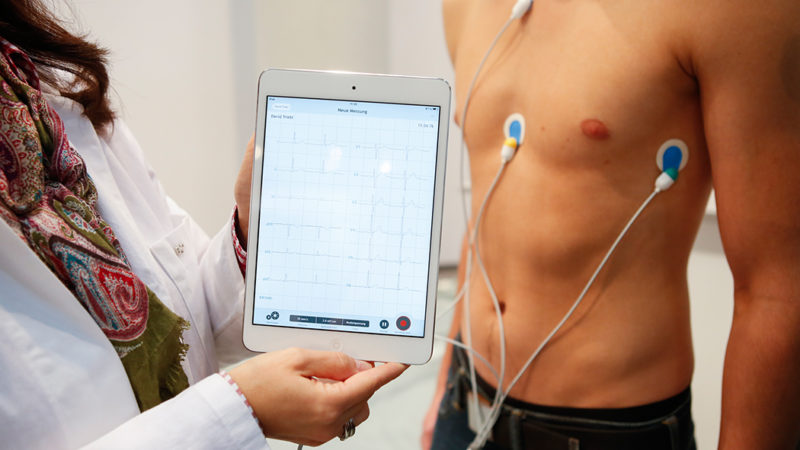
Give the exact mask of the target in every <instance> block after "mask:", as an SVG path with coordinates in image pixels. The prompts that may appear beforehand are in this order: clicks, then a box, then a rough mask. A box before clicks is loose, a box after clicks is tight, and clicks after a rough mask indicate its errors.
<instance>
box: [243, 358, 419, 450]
mask: <svg viewBox="0 0 800 450" xmlns="http://www.w3.org/2000/svg"><path fill="white" fill-rule="evenodd" d="M407 367H408V366H406V365H403V364H398V363H388V364H383V365H381V366H378V367H374V368H373V367H372V366H371V365H370V364H369V363H366V362H363V361H357V360H355V359H353V358H351V357H349V356H347V355H345V354H344V353H334V352H321V351H314V350H302V349H294V348H293V349H287V350H282V351H278V352H271V353H264V354H262V355H259V356H257V357H255V358H253V359H251V360H248V361H246V362H245V363H243V364H242V365H240V366H238V367H236V368H235V369H233V370H231V371H230V375H231V377H232V378H233V380H234V381H235V382H236V384H238V385H239V388H240V389H241V390H242V393H244V395H245V397H247V400H248V401H249V402H250V404H251V405H252V406H253V410H254V411H255V413H256V416H257V417H258V419H259V421H260V422H261V426H262V428H263V430H264V434H265V435H266V436H267V437H270V438H275V439H282V440H287V441H292V442H296V443H298V444H304V445H314V446H316V445H320V444H322V443H324V442H327V441H328V440H330V439H331V438H333V437H336V436H338V435H339V434H340V433H341V432H342V426H343V425H344V424H345V422H347V421H348V420H349V419H351V418H352V419H353V421H354V422H355V424H356V425H358V424H360V423H361V422H363V421H365V420H367V417H368V416H369V406H367V400H368V399H369V398H370V397H371V396H372V394H374V393H375V391H377V390H378V389H379V388H380V387H381V386H383V385H384V384H386V383H388V382H389V381H391V380H393V379H395V378H396V377H397V376H399V375H400V374H401V373H403V371H404V370H405V369H406V368H407ZM322 380H325V381H322Z"/></svg>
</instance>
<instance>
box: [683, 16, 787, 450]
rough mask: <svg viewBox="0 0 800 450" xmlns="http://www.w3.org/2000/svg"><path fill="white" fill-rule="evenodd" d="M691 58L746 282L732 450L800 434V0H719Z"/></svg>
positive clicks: (726, 384)
mask: <svg viewBox="0 0 800 450" xmlns="http://www.w3.org/2000/svg"><path fill="white" fill-rule="evenodd" d="M700 3H701V4H702V6H698V7H699V8H701V10H700V11H697V12H698V14H697V15H695V17H696V18H695V19H694V20H695V23H694V25H695V26H694V28H693V30H694V31H693V33H692V36H691V42H692V43H691V48H692V50H691V53H692V61H693V63H694V69H695V71H696V76H697V79H698V82H699V85H700V95H701V100H702V108H703V118H704V122H705V129H706V138H707V142H708V147H709V156H710V160H711V170H712V176H713V181H714V188H715V190H716V200H717V214H718V218H719V226H720V232H721V235H722V240H723V244H724V248H725V253H726V256H727V258H728V262H729V264H730V268H731V271H732V273H733V278H734V291H735V293H734V302H735V303H734V318H733V325H732V328H731V334H730V339H729V342H728V349H727V354H726V358H725V372H724V377H723V396H722V397H723V399H722V426H721V432H720V448H723V449H733V448H736V449H739V448H741V449H754V448H759V449H778V448H791V449H794V448H795V445H797V443H798V440H800V3H798V2H797V1H795V0H765V1H761V2H753V1H744V0H709V1H704V2H700Z"/></svg>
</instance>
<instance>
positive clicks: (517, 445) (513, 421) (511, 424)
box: [508, 409, 524, 450]
mask: <svg viewBox="0 0 800 450" xmlns="http://www.w3.org/2000/svg"><path fill="white" fill-rule="evenodd" d="M508 437H509V440H510V441H511V449H512V450H523V449H524V446H523V444H524V443H523V442H522V411H520V410H518V409H512V410H511V417H509V420H508Z"/></svg>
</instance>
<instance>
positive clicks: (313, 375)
mask: <svg viewBox="0 0 800 450" xmlns="http://www.w3.org/2000/svg"><path fill="white" fill-rule="evenodd" d="M253 142H254V138H250V142H249V143H248V144H247V150H246V151H245V156H244V160H243V161H242V166H241V168H240V170H239V175H238V177H237V179H236V183H235V185H234V198H235V199H236V204H237V211H238V212H237V214H238V222H239V227H238V229H237V233H238V235H239V239H240V240H241V241H242V243H243V244H244V243H245V242H246V241H247V234H248V230H249V226H248V225H249V212H250V178H251V174H252V169H253V151H254V146H253ZM373 366H374V365H373V364H372V363H367V362H364V361H357V360H355V359H353V358H351V357H349V356H347V355H345V354H344V353H340V352H321V351H313V350H304V349H297V348H290V349H287V350H282V351H278V352H271V353H263V354H261V355H259V356H256V357H255V358H252V359H249V360H247V361H246V362H244V363H243V364H241V365H239V366H238V367H236V368H234V369H233V370H231V371H230V372H229V373H230V375H231V378H233V380H234V381H235V382H236V384H237V385H239V388H240V389H241V390H242V393H243V394H244V396H245V397H246V398H247V400H248V401H249V402H250V404H251V405H252V407H253V411H254V412H255V414H256V417H258V420H259V423H260V425H261V429H262V431H263V432H264V435H265V436H267V437H269V438H274V439H281V440H286V441H292V442H295V443H298V444H304V445H309V446H317V445H321V444H323V443H325V442H327V441H328V440H330V439H332V438H334V437H336V436H339V434H340V433H341V431H342V425H343V424H344V423H345V422H347V421H348V420H349V419H350V418H352V419H353V421H354V422H355V424H356V426H358V424H360V423H362V422H364V421H365V420H367V417H369V406H368V405H367V400H369V398H370V397H371V396H372V394H374V393H375V391H377V390H378V389H380V388H381V387H382V386H383V385H384V384H386V383H388V382H389V381H391V380H393V379H395V378H397V377H398V376H400V374H401V373H403V371H405V370H406V369H407V368H408V366H407V365H404V364H398V363H387V364H383V365H380V366H377V367H373Z"/></svg>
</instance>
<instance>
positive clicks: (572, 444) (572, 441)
mask: <svg viewBox="0 0 800 450" xmlns="http://www.w3.org/2000/svg"><path fill="white" fill-rule="evenodd" d="M567 445H568V446H569V450H581V441H579V440H578V439H576V438H574V437H571V438H569V440H568V441H567Z"/></svg>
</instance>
